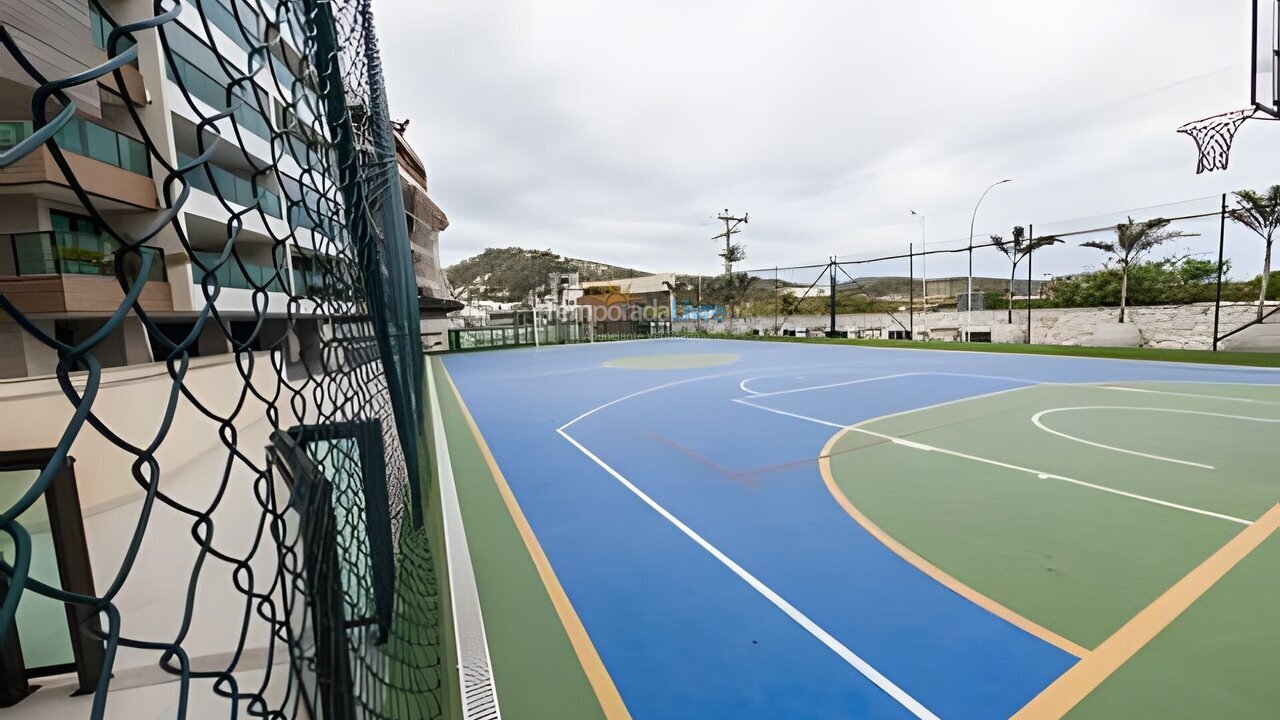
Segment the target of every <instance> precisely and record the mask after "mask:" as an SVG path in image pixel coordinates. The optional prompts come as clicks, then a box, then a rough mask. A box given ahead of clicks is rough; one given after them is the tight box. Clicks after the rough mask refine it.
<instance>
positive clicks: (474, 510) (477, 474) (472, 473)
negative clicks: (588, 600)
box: [430, 358, 604, 720]
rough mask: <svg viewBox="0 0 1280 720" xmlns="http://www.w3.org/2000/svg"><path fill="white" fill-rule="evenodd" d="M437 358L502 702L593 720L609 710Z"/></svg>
mask: <svg viewBox="0 0 1280 720" xmlns="http://www.w3.org/2000/svg"><path fill="white" fill-rule="evenodd" d="M430 362H433V363H435V371H436V378H437V388H438V389H439V391H440V412H441V413H442V415H443V417H442V418H440V419H441V420H442V421H443V422H444V424H445V434H446V436H447V438H448V442H449V454H450V459H451V461H452V463H453V473H454V480H455V482H456V483H457V486H458V502H459V504H460V505H461V507H462V517H463V524H464V527H465V529H466V533H467V544H468V545H469V546H470V550H471V561H472V564H473V566H474V568H475V574H476V584H477V586H478V588H479V591H480V607H481V611H482V612H483V615H484V623H485V635H486V637H487V639H488V642H489V655H490V660H491V661H492V663H493V674H494V684H495V686H496V687H497V690H498V705H499V707H500V708H501V709H502V713H503V715H504V716H507V715H509V716H510V717H516V718H521V719H522V720H524V719H526V718H527V719H529V720H542V719H544V718H545V719H546V720H594V719H596V718H600V719H603V718H604V712H603V711H602V710H601V708H600V703H599V701H598V700H597V698H596V696H595V692H594V691H593V690H592V688H591V684H590V683H589V682H588V680H587V676H586V674H585V673H584V672H583V669H582V665H581V664H580V663H579V662H578V657H577V655H576V654H575V653H574V650H573V646H572V645H571V644H570V642H569V638H568V636H567V635H566V633H565V629H564V626H563V625H562V624H561V622H560V618H559V616H558V615H557V614H556V610H555V607H554V606H553V605H552V604H551V599H550V598H549V597H548V595H547V590H546V586H544V585H543V583H542V578H541V577H540V576H539V575H538V571H537V569H536V568H535V567H534V564H533V560H532V558H530V556H529V552H528V550H527V549H526V547H525V544H524V540H523V539H522V538H521V536H520V533H519V531H518V530H517V529H516V526H515V523H514V522H513V521H512V519H511V515H510V513H509V512H508V511H507V507H506V505H505V504H504V502H503V500H502V496H501V495H500V494H499V492H498V487H497V485H496V484H495V480H494V477H493V475H492V474H491V473H490V471H489V466H488V464H487V463H486V462H485V458H484V455H483V454H482V452H481V450H480V447H479V446H478V445H477V444H476V441H475V439H474V437H473V436H472V433H471V428H470V427H469V426H468V424H467V421H466V418H465V417H464V416H463V413H462V408H461V406H460V405H459V400H458V398H457V396H456V395H455V393H454V392H453V388H452V387H451V385H450V384H449V383H448V382H447V381H446V380H445V378H444V373H445V369H444V363H443V362H442V361H441V360H440V359H439V358H431V359H430Z"/></svg>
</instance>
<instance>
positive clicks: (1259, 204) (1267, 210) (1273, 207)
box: [1229, 185, 1280, 321]
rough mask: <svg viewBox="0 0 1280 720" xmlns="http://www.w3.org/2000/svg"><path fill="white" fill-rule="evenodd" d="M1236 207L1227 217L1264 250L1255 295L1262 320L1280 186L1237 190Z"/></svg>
mask: <svg viewBox="0 0 1280 720" xmlns="http://www.w3.org/2000/svg"><path fill="white" fill-rule="evenodd" d="M1235 195H1236V202H1237V203H1239V205H1240V207H1238V208H1236V209H1235V210H1232V211H1231V212H1230V214H1229V215H1230V217H1231V219H1232V220H1234V221H1235V222H1237V223H1240V224H1241V225H1244V226H1245V227H1247V228H1249V229H1250V230H1252V231H1253V232H1254V233H1256V234H1257V235H1258V237H1260V238H1262V242H1263V245H1264V246H1265V248H1266V250H1265V251H1264V252H1263V255H1262V289H1261V291H1260V292H1259V293H1258V320H1259V321H1261V320H1262V316H1263V313H1264V309H1265V308H1266V305H1267V279H1268V276H1269V275H1270V274H1271V244H1272V242H1273V241H1274V240H1275V234H1276V230H1277V229H1280V185H1272V186H1271V187H1269V188H1267V191H1266V192H1265V193H1259V192H1257V191H1255V190H1240V191H1238V192H1237V193H1236V194H1235Z"/></svg>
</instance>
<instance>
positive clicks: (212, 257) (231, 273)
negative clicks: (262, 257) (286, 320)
mask: <svg viewBox="0 0 1280 720" xmlns="http://www.w3.org/2000/svg"><path fill="white" fill-rule="evenodd" d="M192 256H193V257H194V258H195V259H196V260H199V261H200V263H201V264H203V265H204V267H205V268H211V267H213V266H215V265H217V264H218V258H219V257H220V255H219V254H218V253H212V252H195V253H192ZM204 274H205V270H202V269H201V268H200V267H199V266H198V265H195V264H192V266H191V277H192V280H194V282H195V283H196V284H197V285H199V284H201V283H202V282H204ZM213 274H214V277H216V278H217V279H218V285H219V286H221V287H224V288H236V289H239V290H254V289H256V288H259V287H260V288H263V289H264V290H266V291H267V292H279V293H282V292H286V288H285V284H284V281H283V279H282V278H283V277H284V276H285V275H287V274H288V272H287V269H286V268H284V267H280V268H274V267H270V266H267V265H256V264H253V263H244V269H243V270H242V269H241V268H240V264H239V263H237V262H236V259H235V258H234V257H230V258H227V261H226V262H225V263H223V265H222V267H220V268H218V269H217V270H215V271H214V272H213Z"/></svg>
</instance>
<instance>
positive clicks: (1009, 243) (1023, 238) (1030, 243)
mask: <svg viewBox="0 0 1280 720" xmlns="http://www.w3.org/2000/svg"><path fill="white" fill-rule="evenodd" d="M991 242H992V243H993V244H995V246H996V247H998V248H1000V252H1002V253H1004V254H1005V256H1007V257H1008V258H1009V262H1010V263H1011V264H1012V266H1013V267H1011V268H1010V269H1009V324H1010V325H1012V324H1013V282H1014V278H1015V277H1017V274H1018V263H1020V262H1022V259H1023V258H1025V257H1027V256H1028V255H1030V254H1031V253H1032V252H1034V251H1036V250H1039V249H1040V248H1042V247H1046V246H1048V245H1053V244H1055V243H1060V242H1062V241H1061V240H1059V239H1058V238H1056V237H1041V238H1034V239H1031V240H1028V239H1027V231H1026V230H1025V229H1024V228H1023V227H1022V226H1021V225H1019V226H1017V227H1015V228H1014V229H1013V239H1012V240H1005V239H1004V238H1003V237H1001V236H999V235H992V236H991ZM1027 302H1031V286H1030V284H1028V285H1027Z"/></svg>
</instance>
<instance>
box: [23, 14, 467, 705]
mask: <svg viewBox="0 0 1280 720" xmlns="http://www.w3.org/2000/svg"><path fill="white" fill-rule="evenodd" d="M20 4H21V3H20ZM71 5H74V4H71ZM69 7H70V6H69ZM86 10H87V12H86ZM32 15H33V14H23V11H21V10H19V11H17V13H16V14H13V15H10V14H8V12H7V11H6V12H5V13H0V20H3V21H4V23H5V24H4V25H3V26H0V42H2V43H3V46H4V51H5V57H4V58H3V62H0V89H3V90H4V94H5V100H4V101H3V102H2V103H0V109H3V111H4V113H5V115H6V117H0V174H3V175H4V177H3V178H2V179H3V181H4V182H6V183H7V184H9V185H10V186H12V187H16V188H17V194H13V193H10V194H8V195H6V196H4V197H5V199H4V204H3V205H2V206H0V210H3V211H4V212H3V213H0V214H3V215H5V218H6V220H5V222H6V224H7V225H13V223H17V225H15V226H13V227H0V229H2V230H6V231H7V232H6V233H5V234H0V241H3V246H2V247H0V257H3V258H4V260H3V261H0V311H2V312H0V319H3V321H4V322H2V323H0V335H2V338H0V340H2V343H0V344H4V345H5V346H6V347H7V348H9V349H10V350H9V351H8V352H6V353H5V354H4V357H3V359H0V377H5V378H10V379H9V380H7V381H4V382H3V383H0V398H2V402H3V404H4V407H5V413H4V416H3V418H2V419H0V438H3V440H0V531H2V532H0V584H2V585H3V587H2V588H0V590H3V598H4V600H3V603H2V604H0V645H2V646H3V652H4V657H3V663H2V664H0V676H2V677H0V683H2V685H3V688H2V689H0V698H2V699H3V704H6V705H9V704H15V703H18V710H19V712H20V711H21V708H22V706H23V705H28V706H29V707H31V708H33V710H37V711H39V712H44V713H48V714H47V715H46V716H49V717H92V718H103V717H143V716H146V717H178V718H181V717H222V716H225V717H238V716H251V717H272V718H295V717H325V718H331V719H341V718H357V717H360V718H364V717H368V718H435V717H444V716H448V715H451V714H452V708H454V707H455V706H456V704H457V697H456V696H457V688H456V687H455V686H454V683H452V682H451V681H450V680H449V673H448V672H447V671H446V669H447V668H449V667H452V666H453V664H452V662H451V660H450V659H449V657H450V655H451V651H450V650H449V638H450V637H451V635H450V633H451V629H450V627H449V625H448V622H447V617H448V613H447V609H446V604H447V587H446V582H447V580H446V573H445V568H444V558H443V553H442V552H435V550H436V549H437V548H439V547H440V545H439V538H440V532H441V531H440V528H439V527H438V522H437V521H436V518H437V513H438V512H439V510H438V507H436V506H435V505H434V504H433V503H432V502H431V498H432V493H433V490H434V488H433V484H432V473H431V471H430V470H429V468H428V464H427V457H426V450H425V448H424V442H425V440H424V435H423V406H422V405H423V400H422V393H423V366H422V354H421V349H420V345H419V339H418V311H417V303H416V292H415V288H414V275H413V266H412V259H411V255H410V249H409V244H408V239H407V230H406V226H405V220H404V218H405V214H404V208H403V201H402V197H401V191H400V187H399V175H398V171H397V166H396V154H395V145H394V139H393V136H392V129H391V125H390V122H389V118H388V115H387V101H386V96H385V88H384V84H383V81H382V73H381V68H380V65H379V58H378V48H377V43H376V36H375V33H374V28H373V21H372V13H371V9H370V3H369V1H368V0H189V1H179V0H157V1H156V2H155V3H154V5H150V6H148V5H147V4H144V3H135V2H122V1H119V0H90V4H89V6H88V7H87V8H75V7H70V9H69V10H67V13H66V17H65V18H64V21H63V22H61V25H60V26H59V27H58V28H57V29H56V31H55V29H50V28H48V27H42V26H41V23H40V22H39V19H38V18H34V17H32ZM81 44H82V45H83V47H80V45H81ZM95 46H96V49H95ZM53 47H57V48H58V49H59V50H60V51H61V54H57V53H49V52H44V50H47V49H48V48H53ZM54 56H56V57H58V58H62V60H58V61H50V60H49V58H50V57H54ZM68 58H69V59H70V60H67V61H66V62H63V60H66V59H68ZM38 686H43V687H41V689H39V690H36V688H37V687H38ZM73 692H74V693H75V694H77V695H78V697H71V696H72V694H73ZM10 712H12V710H11V711H10Z"/></svg>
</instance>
